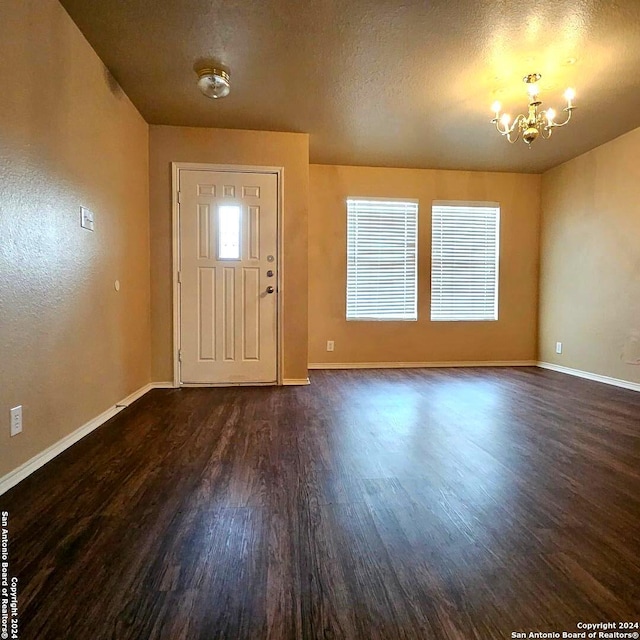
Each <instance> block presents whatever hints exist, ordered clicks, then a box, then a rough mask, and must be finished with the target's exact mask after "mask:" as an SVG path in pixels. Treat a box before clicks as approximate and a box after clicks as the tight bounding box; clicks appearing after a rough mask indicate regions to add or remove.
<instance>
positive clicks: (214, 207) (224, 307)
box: [178, 169, 278, 384]
mask: <svg viewBox="0 0 640 640" xmlns="http://www.w3.org/2000/svg"><path fill="white" fill-rule="evenodd" d="M178 188H179V200H178V202H179V226H180V243H179V244H180V260H179V265H180V266H179V270H180V273H179V279H178V281H179V283H180V285H179V294H180V305H179V308H180V345H179V349H180V382H181V383H184V384H225V383H229V384H233V383H245V384H246V383H249V384H250V383H265V382H267V383H268V382H271V383H275V382H276V381H277V306H278V305H277V291H276V289H277V281H278V278H277V268H278V260H277V257H278V254H277V238H278V224H277V221H278V178H277V175H276V174H272V173H232V172H226V171H204V170H203V171H200V170H189V171H187V170H182V169H181V170H180V172H179V187H178Z"/></svg>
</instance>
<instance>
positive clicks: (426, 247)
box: [309, 165, 541, 363]
mask: <svg viewBox="0 0 640 640" xmlns="http://www.w3.org/2000/svg"><path fill="white" fill-rule="evenodd" d="M540 182H541V181H540V176H537V175H524V174H508V173H480V172H467V171H436V170H426V169H387V168H371V167H344V166H328V165H311V169H310V200H309V202H310V206H309V362H310V363H327V362H338V363H358V362H453V361H456V362H458V361H496V360H533V359H535V357H536V332H537V327H536V323H537V321H536V314H537V289H538V248H539V210H540ZM349 196H371V197H389V198H418V199H419V202H420V209H419V221H418V240H419V254H418V272H419V282H418V321H417V322H353V321H350V322H347V321H346V320H345V313H346V311H345V304H346V303H345V286H346V202H345V201H346V199H347V197H349ZM433 200H481V201H498V202H500V203H501V242H500V297H499V320H498V321H497V322H431V321H430V320H429V315H430V314H429V303H430V260H431V203H432V201H433ZM327 340H334V341H335V351H334V352H333V353H329V352H327V351H326V341H327Z"/></svg>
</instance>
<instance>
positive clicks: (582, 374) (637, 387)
mask: <svg viewBox="0 0 640 640" xmlns="http://www.w3.org/2000/svg"><path fill="white" fill-rule="evenodd" d="M537 366H538V367H540V368H541V369H549V370H551V371H558V372H559V373H566V374H568V375H570V376H577V377H578V378H586V379H587V380H593V381H594V382H603V383H604V384H610V385H612V386H614V387H622V388H623V389H631V391H640V383H638V382H631V381H630V380H621V379H620V378H612V377H611V376H601V375H600V374H599V373H591V372H589V371H582V370H580V369H571V368H570V367H562V366H561V365H559V364H552V363H551V362H538V363H537Z"/></svg>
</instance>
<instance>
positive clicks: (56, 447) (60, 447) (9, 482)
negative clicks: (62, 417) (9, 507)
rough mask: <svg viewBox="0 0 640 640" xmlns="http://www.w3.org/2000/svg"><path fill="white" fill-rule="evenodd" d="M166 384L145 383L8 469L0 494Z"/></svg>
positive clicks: (171, 385)
mask: <svg viewBox="0 0 640 640" xmlns="http://www.w3.org/2000/svg"><path fill="white" fill-rule="evenodd" d="M166 385H169V387H170V388H173V383H168V382H151V383H149V384H145V385H144V387H141V388H140V389H138V390H137V391H134V392H133V393H132V394H131V395H129V396H127V397H126V398H124V399H122V400H120V402H117V403H116V404H114V405H113V406H112V407H110V408H109V409H107V410H106V411H103V412H102V413H101V414H100V415H99V416H96V417H95V418H93V419H92V420H89V422H86V423H85V424H83V425H82V426H81V427H80V428H79V429H76V430H75V431H74V432H73V433H70V434H69V435H68V436H65V437H64V438H62V439H61V440H58V442H56V443H54V444H52V445H51V446H50V447H48V448H47V449H45V450H44V451H41V452H40V453H38V454H36V455H35V456H33V458H31V460H27V462H25V463H24V464H21V465H20V466H19V467H18V468H17V469H14V470H13V471H10V472H9V473H8V474H6V475H5V476H3V477H2V478H0V495H2V494H3V493H5V492H7V491H8V490H9V489H11V487H15V485H17V484H18V483H19V482H21V481H22V480H24V479H25V478H26V477H27V476H30V475H31V474H32V473H33V472H34V471H37V470H38V469H40V467H43V466H44V465H45V464H47V462H49V461H50V460H53V458H55V457H56V456H57V455H60V454H61V453H62V452H63V451H65V450H66V449H68V448H69V447H71V446H72V445H74V444H75V443H76V442H78V440H81V439H82V438H84V437H85V436H86V435H88V434H90V433H91V432H92V431H95V430H96V429H97V428H98V427H99V426H101V425H103V424H104V423H105V422H106V421H107V420H110V419H111V418H113V416H115V415H116V414H118V413H120V412H121V411H122V410H123V409H125V408H126V407H128V406H129V405H130V404H132V403H134V402H135V401H136V400H138V399H139V398H141V397H142V396H143V395H144V394H145V393H147V392H148V391H151V389H166V388H169V387H167V386H166Z"/></svg>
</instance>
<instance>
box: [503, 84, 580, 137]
mask: <svg viewBox="0 0 640 640" xmlns="http://www.w3.org/2000/svg"><path fill="white" fill-rule="evenodd" d="M541 77H542V76H541V75H540V74H539V73H530V74H529V75H528V76H525V77H524V78H523V80H524V82H525V83H526V85H527V93H528V94H529V113H528V115H526V116H525V115H523V114H519V115H518V116H516V118H515V120H514V121H513V122H511V116H510V115H509V114H508V113H503V114H502V115H500V110H501V108H502V107H501V106H500V103H499V102H494V103H493V106H492V107H491V110H492V111H493V112H494V113H495V117H494V118H493V119H492V120H491V122H492V123H493V124H495V125H496V129H497V130H498V133H499V134H500V135H503V136H505V137H506V139H507V140H508V141H509V142H511V143H512V144H513V143H514V142H515V141H516V140H517V139H518V138H519V137H520V136H521V135H522V140H523V141H524V142H526V143H527V144H528V145H529V148H531V143H532V142H533V141H534V140H535V139H536V138H537V137H538V136H542V137H543V138H544V139H545V140H546V139H548V138H550V137H551V134H552V133H553V130H554V129H557V128H558V127H564V125H565V124H567V123H568V122H569V120H571V112H572V111H573V110H574V109H575V107H574V106H573V99H574V98H575V97H576V92H575V91H574V90H573V89H567V90H566V91H565V92H564V98H565V100H566V101H567V106H566V107H565V108H564V109H563V111H565V112H566V114H567V116H566V120H565V121H564V122H556V121H555V117H556V112H555V111H554V110H553V109H551V108H550V109H545V110H544V111H538V107H540V105H541V104H542V101H541V100H540V99H539V97H538V96H539V93H540V89H539V87H538V81H539V80H540V78H541Z"/></svg>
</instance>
